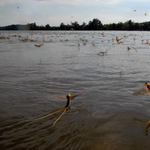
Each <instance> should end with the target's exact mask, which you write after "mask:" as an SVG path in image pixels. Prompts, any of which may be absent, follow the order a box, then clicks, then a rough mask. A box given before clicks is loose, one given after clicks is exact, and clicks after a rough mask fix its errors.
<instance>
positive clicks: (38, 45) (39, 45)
mask: <svg viewBox="0 0 150 150" xmlns="http://www.w3.org/2000/svg"><path fill="white" fill-rule="evenodd" d="M43 45H44V44H34V46H36V47H41V46H43Z"/></svg>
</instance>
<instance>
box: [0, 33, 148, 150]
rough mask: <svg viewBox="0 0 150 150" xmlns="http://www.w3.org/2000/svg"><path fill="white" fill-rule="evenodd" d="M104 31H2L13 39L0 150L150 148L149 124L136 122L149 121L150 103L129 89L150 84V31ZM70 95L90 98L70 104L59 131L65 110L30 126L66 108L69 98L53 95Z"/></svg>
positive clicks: (1, 47) (6, 60) (6, 45)
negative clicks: (149, 42) (47, 115)
mask: <svg viewBox="0 0 150 150" xmlns="http://www.w3.org/2000/svg"><path fill="white" fill-rule="evenodd" d="M101 33H102V32H101V31H98V32H92V31H90V32H80V31H78V32H76V31H73V32H64V31H57V32H44V31H43V32H42V31H41V32H36V31H35V32H27V31H18V32H15V31H9V32H6V31H1V32H0V37H9V38H8V39H1V40H0V79H1V80H0V147H1V149H3V150H20V149H21V150H51V149H53V150H62V149H65V150H70V149H71V150H77V149H78V150H79V149H82V150H84V149H89V150H120V149H122V150H128V149H130V150H131V149H132V150H134V149H135V150H140V149H144V150H148V149H150V142H149V141H150V135H149V134H150V133H149V132H148V131H147V132H146V131H145V130H146V127H147V125H146V124H144V123H142V122H140V121H138V120H134V119H133V118H137V119H140V120H142V121H147V120H150V97H149V96H148V95H147V96H146V95H138V96H135V95H132V93H130V92H128V91H127V90H129V91H132V92H134V91H136V90H138V89H139V88H142V87H144V86H145V84H144V83H145V82H150V45H148V44H146V42H147V41H146V40H148V39H149V37H150V33H149V32H128V31H127V32H120V31H118V32H114V31H109V32H108V31H107V32H106V31H105V32H104V36H103V35H102V34H101ZM20 36H21V37H20ZM116 36H118V37H119V38H122V37H124V39H122V40H121V41H122V42H123V44H118V43H117V42H116V40H115V39H116ZM25 38H28V40H27V41H26V42H25V41H21V40H22V39H25ZM134 38H135V39H134ZM19 39H20V40H19ZM66 39H68V40H66ZM83 39H86V40H87V42H86V41H83ZM112 39H114V41H113V40H112ZM30 40H37V41H30ZM142 40H144V41H142ZM42 43H43V44H44V45H43V46H42V47H35V46H34V44H42ZM78 43H80V46H78ZM83 43H86V45H83ZM92 43H94V44H95V45H94V46H93V45H92ZM127 46H129V47H130V48H131V49H130V50H127ZM101 51H105V52H107V54H106V55H104V56H101V55H99V52H101ZM68 92H69V93H70V94H72V95H74V94H79V93H86V94H85V95H82V96H79V97H77V98H75V99H74V100H72V102H71V108H70V109H69V110H67V112H66V113H65V114H64V115H63V116H62V118H61V119H60V120H59V121H58V122H57V123H56V125H55V126H52V125H53V123H54V122H55V120H56V119H57V118H58V117H59V116H60V114H61V112H58V113H57V114H54V115H52V116H49V117H46V118H43V119H41V120H36V121H32V122H27V121H28V120H32V119H34V118H38V117H41V116H44V115H46V114H49V113H51V112H52V111H54V110H57V109H59V108H61V107H64V106H65V105H66V100H64V99H61V98H58V97H51V96H52V95H66V94H67V93H68ZM147 130H148V127H147Z"/></svg>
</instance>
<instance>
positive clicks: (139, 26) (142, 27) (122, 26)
mask: <svg viewBox="0 0 150 150" xmlns="http://www.w3.org/2000/svg"><path fill="white" fill-rule="evenodd" d="M0 30H71V31H74V30H75V31H78V30H79V31H91V30H95V31H97V30H116V31H117V30H118V31H150V21H148V22H143V23H135V22H133V21H132V20H128V21H126V22H124V23H122V22H119V23H111V24H104V25H103V24H102V23H101V21H100V20H99V19H93V20H92V21H89V23H88V24H86V23H85V22H83V24H82V25H80V24H78V22H77V21H75V22H71V24H67V25H65V24H64V23H61V24H60V26H52V27H51V26H50V25H49V24H47V25H45V26H38V25H36V23H35V22H34V23H28V24H26V25H21V24H12V25H8V26H2V27H0Z"/></svg>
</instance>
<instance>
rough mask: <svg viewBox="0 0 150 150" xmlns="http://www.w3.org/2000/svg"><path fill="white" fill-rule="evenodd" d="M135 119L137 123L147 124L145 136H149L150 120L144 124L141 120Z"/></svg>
mask: <svg viewBox="0 0 150 150" xmlns="http://www.w3.org/2000/svg"><path fill="white" fill-rule="evenodd" d="M133 119H134V120H136V121H139V122H142V123H144V124H146V128H145V135H148V128H149V127H150V120H148V121H145V122H144V121H142V120H140V119H137V118H133Z"/></svg>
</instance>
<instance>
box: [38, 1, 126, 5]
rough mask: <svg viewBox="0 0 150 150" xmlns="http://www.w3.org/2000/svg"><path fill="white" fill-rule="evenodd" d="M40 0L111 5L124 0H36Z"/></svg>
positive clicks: (55, 2)
mask: <svg viewBox="0 0 150 150" xmlns="http://www.w3.org/2000/svg"><path fill="white" fill-rule="evenodd" d="M35 1H39V2H48V3H51V4H70V5H99V4H101V5H110V4H117V3H119V2H121V1H123V0H35Z"/></svg>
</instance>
